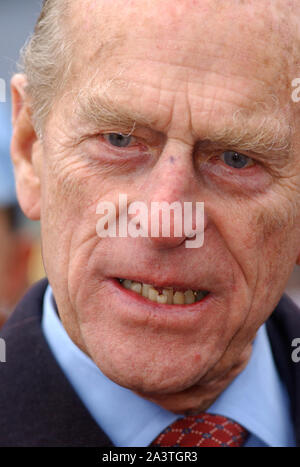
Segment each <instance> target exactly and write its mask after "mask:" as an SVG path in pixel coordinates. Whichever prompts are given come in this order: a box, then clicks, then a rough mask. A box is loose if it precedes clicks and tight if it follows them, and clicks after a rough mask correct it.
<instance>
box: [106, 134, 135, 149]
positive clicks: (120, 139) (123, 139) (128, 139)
mask: <svg viewBox="0 0 300 467" xmlns="http://www.w3.org/2000/svg"><path fill="white" fill-rule="evenodd" d="M103 137H104V139H105V140H106V141H107V142H108V143H109V144H111V145H112V146H115V147H117V148H127V147H128V146H130V144H131V143H132V142H133V141H134V137H133V136H130V135H129V136H128V135H123V134H122V133H108V134H106V135H104V136H103Z"/></svg>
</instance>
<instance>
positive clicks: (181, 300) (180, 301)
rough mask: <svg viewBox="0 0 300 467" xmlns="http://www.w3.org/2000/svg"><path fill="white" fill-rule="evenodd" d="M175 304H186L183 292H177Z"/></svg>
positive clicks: (174, 299) (174, 298) (174, 297)
mask: <svg viewBox="0 0 300 467" xmlns="http://www.w3.org/2000/svg"><path fill="white" fill-rule="evenodd" d="M173 303H174V305H184V295H183V293H182V292H175V293H174V296H173Z"/></svg>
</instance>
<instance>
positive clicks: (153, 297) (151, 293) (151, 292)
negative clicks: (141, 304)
mask: <svg viewBox="0 0 300 467" xmlns="http://www.w3.org/2000/svg"><path fill="white" fill-rule="evenodd" d="M157 297H158V292H157V290H155V289H153V287H150V288H149V293H148V298H149V300H152V301H153V302H156V301H157Z"/></svg>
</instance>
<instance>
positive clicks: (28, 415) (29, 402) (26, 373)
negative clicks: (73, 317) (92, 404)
mask: <svg viewBox="0 0 300 467" xmlns="http://www.w3.org/2000/svg"><path fill="white" fill-rule="evenodd" d="M47 285H48V282H47V280H43V281H41V282H39V283H37V284H36V285H35V286H34V287H33V288H32V289H31V290H30V291H29V292H28V293H27V294H26V296H25V297H24V298H23V300H22V301H21V302H20V303H19V305H18V306H17V308H16V310H15V311H14V313H13V315H12V316H11V318H10V319H9V321H8V322H7V323H6V325H5V326H4V328H3V329H2V331H1V334H0V337H1V338H2V339H4V342H5V344H6V362H5V363H0V380H1V385H0V446H109V445H111V443H110V441H109V440H108V438H107V437H106V436H105V434H104V433H103V432H102V430H101V429H100V428H99V427H98V425H96V423H95V422H94V420H93V419H92V417H91V416H90V414H89V413H88V412H87V410H86V409H85V407H84V406H83V404H82V403H81V401H80V400H79V398H78V397H77V395H76V394H75V392H74V391H73V389H72V387H71V386H70V384H69V382H68V380H67V379H66V377H65V375H64V374H63V372H62V371H61V369H60V367H59V366H58V364H57V363H56V360H55V359H54V357H53V355H52V353H51V351H50V349H49V347H48V345H47V342H46V340H45V338H44V335H43V333H42V329H41V318H42V310H43V300H44V293H45V290H46V287H47Z"/></svg>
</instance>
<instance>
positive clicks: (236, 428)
mask: <svg viewBox="0 0 300 467" xmlns="http://www.w3.org/2000/svg"><path fill="white" fill-rule="evenodd" d="M247 434H248V432H247V430H245V429H244V428H243V427H242V426H241V425H239V424H238V423H236V422H234V421H233V420H230V419H229V418H226V417H223V416H222V415H213V414H210V413H202V414H199V415H192V416H188V417H185V418H182V419H179V420H176V421H175V422H174V423H172V425H170V426H168V427H167V428H166V429H165V430H164V431H163V432H162V433H161V434H160V435H159V436H158V437H157V438H156V439H155V440H154V441H153V442H152V443H151V446H155V447H158V446H161V447H171V446H172V447H177V446H182V447H196V446H199V447H239V446H242V444H243V443H244V442H245V440H246V437H247Z"/></svg>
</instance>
